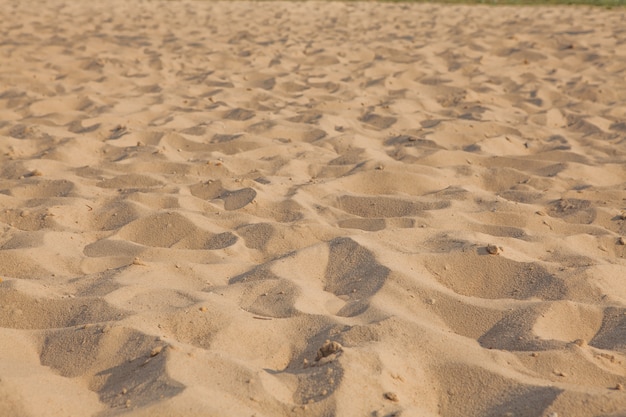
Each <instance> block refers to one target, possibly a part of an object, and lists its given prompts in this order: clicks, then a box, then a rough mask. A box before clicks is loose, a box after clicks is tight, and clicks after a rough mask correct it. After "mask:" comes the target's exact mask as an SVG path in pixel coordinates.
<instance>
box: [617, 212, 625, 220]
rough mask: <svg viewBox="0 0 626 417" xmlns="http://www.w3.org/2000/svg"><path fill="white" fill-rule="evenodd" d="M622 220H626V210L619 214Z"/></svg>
mask: <svg viewBox="0 0 626 417" xmlns="http://www.w3.org/2000/svg"><path fill="white" fill-rule="evenodd" d="M617 217H618V218H619V219H620V220H626V211H622V212H621V213H620V214H619V216H617Z"/></svg>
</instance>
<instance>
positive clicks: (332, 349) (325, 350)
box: [315, 340, 342, 361]
mask: <svg viewBox="0 0 626 417" xmlns="http://www.w3.org/2000/svg"><path fill="white" fill-rule="evenodd" d="M341 349H342V346H341V345H340V344H339V343H337V342H331V341H330V340H327V341H326V342H324V344H323V345H322V347H321V348H319V350H318V351H317V356H316V357H315V360H316V361H319V360H320V359H322V358H325V357H327V356H330V355H332V354H333V353H337V352H340V351H341Z"/></svg>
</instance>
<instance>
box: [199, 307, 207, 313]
mask: <svg viewBox="0 0 626 417" xmlns="http://www.w3.org/2000/svg"><path fill="white" fill-rule="evenodd" d="M199 310H200V311H202V312H203V313H204V312H205V311H207V310H208V309H207V308H206V307H205V306H202V307H200V308H199Z"/></svg>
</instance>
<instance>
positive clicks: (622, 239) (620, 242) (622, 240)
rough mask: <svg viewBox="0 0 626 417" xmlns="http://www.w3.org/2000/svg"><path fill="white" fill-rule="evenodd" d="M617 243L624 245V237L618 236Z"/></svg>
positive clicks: (625, 240) (625, 241) (625, 243)
mask: <svg viewBox="0 0 626 417" xmlns="http://www.w3.org/2000/svg"><path fill="white" fill-rule="evenodd" d="M617 244H618V245H626V239H624V238H623V237H622V236H620V237H619V238H618V239H617Z"/></svg>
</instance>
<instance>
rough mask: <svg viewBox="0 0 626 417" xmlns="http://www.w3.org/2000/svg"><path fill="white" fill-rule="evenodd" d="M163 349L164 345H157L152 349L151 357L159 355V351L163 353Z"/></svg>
mask: <svg viewBox="0 0 626 417" xmlns="http://www.w3.org/2000/svg"><path fill="white" fill-rule="evenodd" d="M162 350H163V346H157V347H155V348H154V349H152V350H151V351H150V357H151V358H152V357H154V356H156V355H158V354H159V353H161V351H162Z"/></svg>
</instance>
